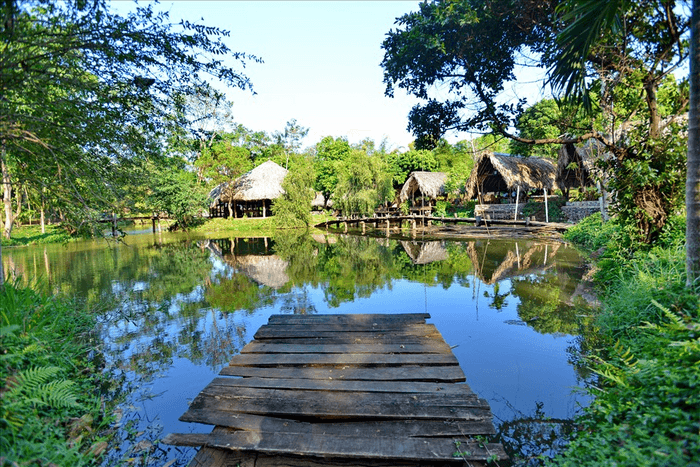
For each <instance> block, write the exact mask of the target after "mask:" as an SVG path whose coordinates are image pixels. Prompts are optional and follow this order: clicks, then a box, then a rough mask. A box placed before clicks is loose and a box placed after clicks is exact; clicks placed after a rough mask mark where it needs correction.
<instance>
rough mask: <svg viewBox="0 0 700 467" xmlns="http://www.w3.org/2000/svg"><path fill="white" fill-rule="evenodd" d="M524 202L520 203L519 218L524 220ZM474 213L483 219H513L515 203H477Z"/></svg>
mask: <svg viewBox="0 0 700 467" xmlns="http://www.w3.org/2000/svg"><path fill="white" fill-rule="evenodd" d="M523 206H524V203H520V204H518V220H519V221H521V220H523V215H522V213H523ZM474 215H475V216H481V217H482V218H483V219H495V220H513V216H514V215H515V204H477V205H476V206H474Z"/></svg>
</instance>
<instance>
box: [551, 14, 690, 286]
mask: <svg viewBox="0 0 700 467" xmlns="http://www.w3.org/2000/svg"><path fill="white" fill-rule="evenodd" d="M684 3H685V2H684ZM686 5H687V3H686ZM663 6H664V7H665V8H666V10H669V9H673V8H674V7H675V2H663ZM633 7H634V5H633V4H632V2H631V1H629V0H611V1H608V2H606V3H605V4H604V5H603V6H602V7H601V5H600V4H599V3H598V2H592V1H590V0H572V1H570V2H568V4H567V10H566V13H565V15H564V18H565V19H567V20H569V26H568V27H567V28H565V29H564V30H563V31H561V32H560V34H559V36H558V37H557V42H558V44H559V45H560V51H559V54H558V55H557V56H556V57H555V58H556V61H555V65H554V67H553V69H552V82H553V83H554V85H555V86H557V87H558V88H560V89H562V90H564V92H565V94H566V95H567V96H569V97H570V98H572V99H574V100H579V101H582V102H583V103H584V105H585V106H586V107H587V108H590V90H589V89H590V87H589V86H588V83H587V81H586V78H587V76H586V62H587V59H588V57H589V56H590V54H591V51H592V50H593V49H595V47H596V45H597V44H598V43H599V42H600V37H601V36H603V35H607V34H618V35H619V34H620V29H621V27H622V26H623V24H624V22H623V20H622V18H624V16H625V15H627V14H629V11H630V10H631V9H632V8H633ZM669 16H670V14H668V13H667V17H669ZM669 26H674V24H673V23H669ZM690 26H691V28H690V29H691V31H690V44H689V48H690V53H689V57H690V80H689V81H690V88H689V98H688V99H689V107H688V110H689V114H688V150H687V157H686V166H687V171H686V187H685V190H686V191H685V206H686V274H687V281H688V285H689V286H690V285H692V284H695V283H696V281H697V278H698V277H700V142H699V140H698V138H700V128H699V127H698V118H700V108H698V107H699V106H700V3H699V2H698V1H697V0H694V1H693V2H692V14H691V20H690ZM652 34H653V32H652ZM671 38H672V39H675V40H676V41H678V42H680V40H681V39H682V36H677V37H674V36H671ZM666 42H667V43H668V42H669V40H668V39H667V40H666ZM682 48H683V46H682V45H681V44H680V43H679V44H678V49H679V53H680V52H681V50H682ZM650 87H651V86H648V85H647V86H645V91H646V92H647V93H649V88H650ZM652 96H653V94H652ZM651 131H654V129H653V128H652V129H651Z"/></svg>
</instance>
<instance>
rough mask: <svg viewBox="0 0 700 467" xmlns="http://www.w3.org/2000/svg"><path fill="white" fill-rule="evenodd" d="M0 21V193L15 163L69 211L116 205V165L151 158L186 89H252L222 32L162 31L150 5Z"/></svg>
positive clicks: (76, 2) (41, 6)
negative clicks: (216, 84)
mask: <svg viewBox="0 0 700 467" xmlns="http://www.w3.org/2000/svg"><path fill="white" fill-rule="evenodd" d="M0 15H1V18H0V95H1V96H2V99H0V149H1V152H0V165H1V166H2V167H1V168H2V169H3V174H2V175H3V185H4V189H5V191H8V190H13V189H15V188H16V186H17V185H16V181H14V180H12V175H13V172H12V171H11V170H10V168H11V167H13V166H14V167H18V168H20V169H21V172H22V174H23V176H24V177H25V179H24V180H22V182H23V183H28V184H31V185H36V186H37V189H38V188H39V187H41V186H43V183H44V180H51V186H48V187H47V188H48V189H51V190H54V191H55V192H56V194H57V195H60V196H61V197H62V199H63V202H64V203H65V204H66V205H70V206H72V207H80V208H81V209H80V210H74V211H76V212H77V215H78V216H81V215H83V216H84V215H85V212H86V211H87V212H89V211H91V210H94V209H95V208H97V209H101V208H104V207H105V206H106V205H107V204H108V203H109V201H110V199H114V197H113V196H110V194H109V192H111V191H112V188H114V187H115V186H117V185H118V184H119V183H120V179H119V177H120V176H122V177H123V176H128V171H124V170H120V169H122V168H124V167H126V168H129V166H128V164H126V165H125V162H128V161H129V160H130V159H133V158H148V157H157V156H159V155H160V154H161V153H162V151H161V148H162V146H163V144H164V136H165V135H166V134H167V133H168V132H169V131H170V130H171V129H173V128H179V127H181V126H187V125H188V123H189V122H187V120H186V119H185V118H184V117H183V116H184V105H185V101H186V99H185V96H187V95H190V94H192V92H193V90H195V89H202V88H208V85H207V80H209V79H214V80H218V81H221V82H223V83H224V84H225V85H228V86H233V87H238V88H241V89H251V84H250V82H249V80H248V78H247V77H246V76H245V75H243V74H241V73H240V72H238V71H236V70H235V69H233V68H231V67H230V66H228V65H226V63H225V62H224V60H223V59H224V57H227V58H233V59H234V60H237V61H239V62H245V61H247V60H257V58H256V57H254V56H248V55H246V54H243V53H239V52H232V51H231V50H229V48H228V46H227V45H226V44H225V43H224V42H222V39H221V38H222V37H223V36H227V35H228V33H227V32H226V31H222V30H219V29H217V28H210V27H206V26H203V25H200V24H192V23H189V22H187V21H181V22H180V23H179V24H177V25H173V24H171V23H170V21H169V18H168V14H167V13H163V12H156V11H155V10H154V7H153V4H149V5H148V6H146V7H138V6H137V7H135V9H134V11H132V12H131V13H129V14H128V15H126V16H120V15H118V14H115V13H112V12H111V11H110V10H109V8H108V3H107V1H106V0H95V1H91V2H86V1H84V0H65V1H64V0H61V1H59V0H34V1H17V0H8V1H5V2H3V3H2V6H1V7H0ZM9 196H10V195H9V194H6V195H5V199H9ZM5 209H6V213H7V209H8V202H7V201H6V202H5ZM78 211H80V212H82V214H81V213H80V212H78ZM11 225H12V224H11V222H9V223H6V225H5V231H4V235H5V237H9V235H10V233H11Z"/></svg>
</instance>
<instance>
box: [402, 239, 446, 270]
mask: <svg viewBox="0 0 700 467" xmlns="http://www.w3.org/2000/svg"><path fill="white" fill-rule="evenodd" d="M401 246H402V247H403V249H404V251H406V254H407V255H408V257H409V258H411V261H412V262H413V264H428V263H432V262H434V261H443V260H446V259H447V258H448V256H449V255H448V253H447V249H446V248H445V243H444V242H409V241H401Z"/></svg>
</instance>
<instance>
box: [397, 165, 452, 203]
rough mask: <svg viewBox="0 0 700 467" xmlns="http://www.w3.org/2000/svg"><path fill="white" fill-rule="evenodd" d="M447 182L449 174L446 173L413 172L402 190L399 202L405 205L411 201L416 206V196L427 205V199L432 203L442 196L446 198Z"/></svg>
mask: <svg viewBox="0 0 700 467" xmlns="http://www.w3.org/2000/svg"><path fill="white" fill-rule="evenodd" d="M445 182H447V174H446V173H444V172H411V174H410V175H409V176H408V179H407V180H406V183H404V184H403V188H401V193H400V194H399V200H400V202H402V203H403V202H404V201H407V200H409V199H410V200H413V201H414V205H415V198H416V194H418V196H419V197H421V199H422V203H425V199H426V198H427V199H428V200H429V202H431V201H434V200H436V199H437V198H439V197H441V196H442V197H445V196H447V191H446V190H445Z"/></svg>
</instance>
